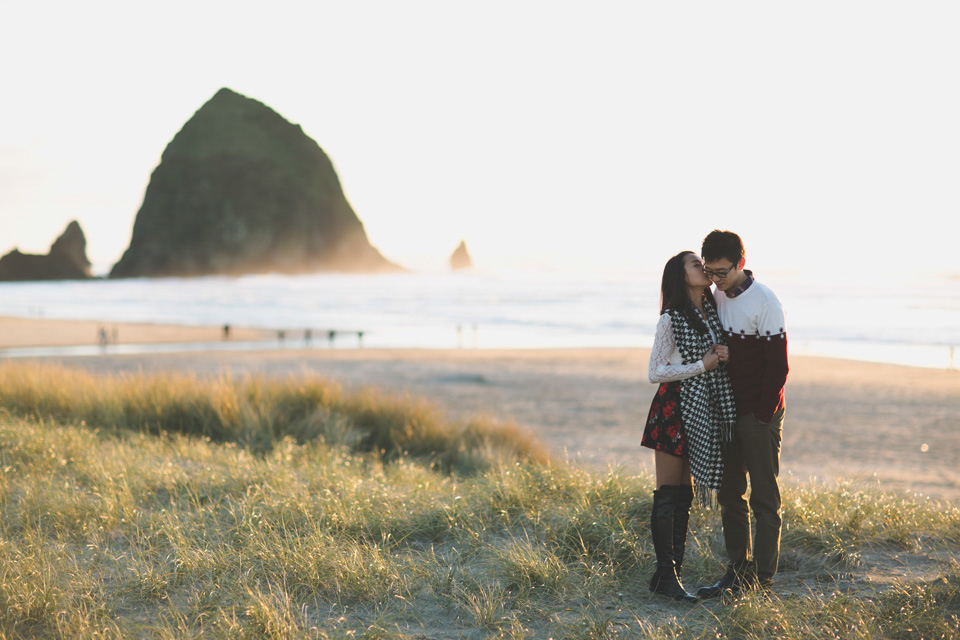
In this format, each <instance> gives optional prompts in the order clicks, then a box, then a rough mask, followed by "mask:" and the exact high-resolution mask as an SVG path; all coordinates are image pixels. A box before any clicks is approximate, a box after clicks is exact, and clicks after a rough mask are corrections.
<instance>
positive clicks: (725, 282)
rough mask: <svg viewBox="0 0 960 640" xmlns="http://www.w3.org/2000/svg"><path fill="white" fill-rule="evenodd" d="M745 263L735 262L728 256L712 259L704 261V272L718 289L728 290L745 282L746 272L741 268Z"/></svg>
mask: <svg viewBox="0 0 960 640" xmlns="http://www.w3.org/2000/svg"><path fill="white" fill-rule="evenodd" d="M742 266H743V263H742V261H741V263H740V264H734V263H732V262H730V261H729V260H727V259H726V258H720V259H718V260H711V261H710V262H704V263H703V273H704V275H705V276H707V278H709V279H710V281H711V282H713V283H714V284H715V285H717V290H719V291H728V290H730V289H735V288H736V287H737V286H738V285H739V284H740V283H741V282H743V278H744V274H743V271H742V269H741V267H742Z"/></svg>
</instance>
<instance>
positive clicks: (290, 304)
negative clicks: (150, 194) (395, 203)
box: [0, 271, 960, 369]
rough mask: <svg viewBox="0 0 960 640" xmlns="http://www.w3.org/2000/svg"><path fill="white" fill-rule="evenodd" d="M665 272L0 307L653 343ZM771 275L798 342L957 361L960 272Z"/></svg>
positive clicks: (227, 289) (111, 287) (347, 282)
mask: <svg viewBox="0 0 960 640" xmlns="http://www.w3.org/2000/svg"><path fill="white" fill-rule="evenodd" d="M659 276H660V274H659V273H654V272H648V273H629V272H627V273H619V274H615V275H610V274H606V275H601V276H587V275H569V274H529V273H528V274H513V273H512V274H506V273H483V272H476V271H462V272H437V273H393V274H380V275H355V274H316V275H299V276H287V275H251V276H243V277H235V278H231V277H219V276H217V277H203V278H184V279H181V278H162V279H130V280H102V279H100V280H91V281H77V282H71V281H59V282H29V283H0V315H3V316H16V317H42V318H56V319H82V320H96V321H100V322H104V323H107V324H108V323H110V322H152V323H171V324H185V325H213V326H222V325H225V324H229V325H232V326H234V327H255V328H261V329H268V330H271V331H274V330H275V331H284V332H285V343H284V344H285V346H291V345H295V344H297V342H298V341H300V343H303V344H307V343H304V338H305V336H306V331H307V330H309V331H310V334H311V338H312V339H311V341H310V342H309V343H308V345H309V346H313V347H315V348H329V347H330V346H335V347H337V348H358V347H364V348H378V347H385V348H468V349H494V348H570V347H649V346H650V345H651V344H652V342H653V333H654V330H655V327H656V323H657V318H658V305H659ZM758 277H760V274H758ZM761 280H762V281H763V282H764V283H766V284H767V285H769V286H770V287H771V288H772V289H773V290H774V291H775V292H776V293H777V296H778V297H779V298H780V301H781V303H782V304H783V306H784V309H785V313H786V319H787V336H788V339H789V343H790V352H791V353H792V354H806V355H822V356H832V357H841V358H850V359H855V360H867V361H877V362H889V363H896V364H907V365H912V366H922V367H935V368H954V369H955V368H957V364H958V363H957V361H958V360H960V353H955V351H960V278H958V277H957V276H956V275H954V276H949V275H946V274H944V275H937V276H923V277H917V276H914V277H903V278H900V280H899V281H898V282H893V281H891V280H890V279H886V280H885V281H884V282H882V283H880V282H877V283H873V282H870V283H866V284H864V283H862V282H856V283H854V282H846V283H845V282H844V280H843V279H842V278H838V277H836V276H834V275H829V274H826V275H819V276H815V277H802V276H799V275H796V274H791V273H769V274H765V275H764V276H763V277H761ZM330 332H333V334H332V341H331V333H330ZM93 339H94V337H93V336H92V337H91V342H92V341H93ZM121 342H122V336H121ZM271 344H272V343H266V344H262V343H261V344H243V345H241V344H230V343H225V344H217V345H208V346H210V347H211V348H214V347H215V348H263V347H265V346H271ZM188 348H192V349H196V348H199V346H198V345H192V346H188V345H178V346H177V345H175V346H170V345H168V346H165V347H159V346H152V347H150V346H146V345H118V346H117V347H116V350H117V351H119V352H128V353H130V352H138V351H139V352H143V351H149V350H160V349H163V350H176V349H188ZM78 349H79V350H78ZM78 349H74V350H73V351H71V350H69V349H63V348H60V349H46V350H36V349H34V350H13V349H11V350H6V351H4V352H0V356H6V357H14V356H17V355H43V354H45V353H71V352H73V353H80V352H84V351H83V349H88V350H89V349H93V347H92V346H89V347H83V348H78Z"/></svg>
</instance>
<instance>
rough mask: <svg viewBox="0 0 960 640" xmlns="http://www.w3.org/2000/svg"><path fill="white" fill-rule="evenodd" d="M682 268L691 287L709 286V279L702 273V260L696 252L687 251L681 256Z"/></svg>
mask: <svg viewBox="0 0 960 640" xmlns="http://www.w3.org/2000/svg"><path fill="white" fill-rule="evenodd" d="M683 268H684V271H685V272H686V280H687V284H688V285H689V286H691V287H709V286H710V279H709V278H707V276H705V275H704V274H703V262H701V261H700V258H698V257H697V256H696V254H693V253H688V254H687V255H686V256H684V257H683Z"/></svg>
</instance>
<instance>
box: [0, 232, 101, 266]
mask: <svg viewBox="0 0 960 640" xmlns="http://www.w3.org/2000/svg"><path fill="white" fill-rule="evenodd" d="M90 277H91V276H90V261H89V260H87V238H86V236H84V235H83V229H81V228H80V223H78V222H77V221H76V220H73V221H71V222H70V224H68V225H67V228H66V229H65V230H64V232H63V233H62V234H61V235H60V237H59V238H57V239H56V241H55V242H54V243H53V245H52V246H51V247H50V253H48V254H47V255H39V254H31V253H20V251H19V250H17V249H14V250H13V251H11V252H10V253H8V254H7V255H5V256H3V257H2V258H0V280H4V281H11V280H86V279H88V278H90Z"/></svg>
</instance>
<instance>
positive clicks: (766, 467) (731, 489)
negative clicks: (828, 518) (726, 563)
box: [717, 409, 783, 580]
mask: <svg viewBox="0 0 960 640" xmlns="http://www.w3.org/2000/svg"><path fill="white" fill-rule="evenodd" d="M782 428H783V409H781V410H780V411H778V412H777V413H776V414H775V415H774V416H773V420H772V421H771V422H770V424H762V423H761V422H760V421H759V420H757V419H756V417H755V416H754V415H753V414H752V413H751V414H749V415H745V416H740V417H738V418H737V424H736V426H735V427H734V438H735V440H736V441H735V442H733V443H732V444H730V445H727V446H726V447H724V451H723V481H722V482H721V484H720V491H719V493H718V495H717V500H718V502H719V503H720V515H721V520H722V521H723V537H724V541H725V542H726V546H727V556H728V557H729V558H730V562H731V564H732V565H733V568H734V569H735V570H737V571H738V572H744V571H750V572H752V571H751V570H752V569H753V568H754V567H753V566H752V565H753V564H754V563H755V569H756V575H757V577H758V578H760V579H761V580H766V579H770V578H773V576H774V575H775V574H776V573H777V563H778V562H779V560H780V526H781V518H780V486H779V484H778V482H777V476H779V475H780V434H781V429H782ZM748 478H749V481H750V502H749V505H748V503H747V499H746V495H747V480H748ZM751 509H752V510H753V515H754V517H755V518H756V519H757V531H756V537H755V538H753V537H752V536H751V532H750V510H751Z"/></svg>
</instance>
